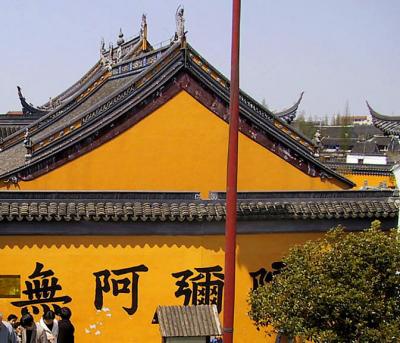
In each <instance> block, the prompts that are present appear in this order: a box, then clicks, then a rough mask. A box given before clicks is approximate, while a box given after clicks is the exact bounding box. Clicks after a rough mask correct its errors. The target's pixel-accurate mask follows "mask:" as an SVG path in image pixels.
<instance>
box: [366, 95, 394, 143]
mask: <svg viewBox="0 0 400 343" xmlns="http://www.w3.org/2000/svg"><path fill="white" fill-rule="evenodd" d="M366 103H367V106H368V109H369V113H370V114H371V116H372V123H373V124H374V125H375V127H377V128H378V129H380V130H382V131H383V132H384V134H385V135H393V136H397V137H399V136H400V116H388V115H383V114H380V113H378V112H376V111H375V110H374V109H373V108H372V107H371V106H370V104H369V103H368V101H366Z"/></svg>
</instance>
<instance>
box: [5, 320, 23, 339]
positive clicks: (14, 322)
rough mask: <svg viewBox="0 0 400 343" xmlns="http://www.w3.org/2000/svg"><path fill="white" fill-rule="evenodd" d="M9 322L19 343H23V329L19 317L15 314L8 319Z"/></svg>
mask: <svg viewBox="0 0 400 343" xmlns="http://www.w3.org/2000/svg"><path fill="white" fill-rule="evenodd" d="M7 321H8V322H9V323H10V324H11V326H12V327H13V329H14V332H15V334H16V335H17V342H18V343H21V339H22V338H21V335H22V327H21V325H20V322H19V321H18V317H17V316H16V315H15V314H10V315H9V316H8V317H7Z"/></svg>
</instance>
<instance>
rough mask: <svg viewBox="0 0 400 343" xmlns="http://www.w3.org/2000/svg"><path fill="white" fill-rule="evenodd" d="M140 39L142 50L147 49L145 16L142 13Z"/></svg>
mask: <svg viewBox="0 0 400 343" xmlns="http://www.w3.org/2000/svg"><path fill="white" fill-rule="evenodd" d="M140 40H141V42H142V51H146V50H147V17H146V14H144V13H143V14H142V23H141V24H140Z"/></svg>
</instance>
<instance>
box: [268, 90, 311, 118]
mask: <svg viewBox="0 0 400 343" xmlns="http://www.w3.org/2000/svg"><path fill="white" fill-rule="evenodd" d="M303 95H304V91H303V92H301V93H300V97H299V99H298V100H297V101H296V102H295V103H294V104H293V106H291V107H289V108H287V109H284V110H282V111H279V112H274V114H275V116H277V117H278V118H280V119H282V120H284V121H285V122H286V123H287V124H291V123H292V122H293V120H294V119H295V118H296V114H297V110H298V108H299V105H300V102H301V100H302V99H303Z"/></svg>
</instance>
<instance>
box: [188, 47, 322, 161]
mask: <svg viewBox="0 0 400 343" xmlns="http://www.w3.org/2000/svg"><path fill="white" fill-rule="evenodd" d="M187 48H188V57H189V60H191V61H193V62H194V63H195V64H196V65H197V66H199V68H200V69H201V71H202V72H206V73H207V74H209V75H210V77H211V78H212V80H213V81H216V82H218V84H219V85H220V86H221V87H222V88H224V89H226V90H227V91H228V92H229V80H228V79H227V78H226V77H225V76H224V75H223V74H222V73H220V72H219V71H218V70H217V69H216V68H214V67H213V66H212V65H211V64H210V63H209V62H208V61H207V60H206V59H204V58H203V57H202V56H201V55H200V54H199V53H198V52H197V51H196V50H195V49H193V47H192V46H191V45H189V44H187ZM301 99H302V95H301V96H300V98H299V100H298V101H297V103H298V104H300V101H301ZM239 100H240V104H241V105H244V104H245V105H247V106H248V107H250V108H251V110H253V111H254V112H255V113H256V114H257V115H258V117H259V119H260V120H262V121H267V122H268V123H270V122H273V124H274V126H275V127H277V128H278V129H279V130H281V131H283V132H284V133H285V134H287V135H288V136H290V137H291V138H292V139H294V140H296V141H297V142H298V143H300V144H301V145H302V146H303V148H304V149H306V150H308V151H309V152H311V154H312V155H316V154H317V153H318V151H317V149H316V148H317V147H316V146H315V144H314V143H313V141H312V140H310V139H309V138H308V137H306V136H305V135H304V134H302V133H301V132H299V131H298V130H296V129H295V128H294V127H293V126H291V125H289V124H287V123H286V121H284V120H282V119H281V118H278V117H277V116H276V114H275V113H274V112H272V111H270V110H269V109H268V108H266V107H264V106H263V105H261V104H260V103H259V102H257V101H256V100H255V99H253V98H252V97H251V96H250V95H248V94H247V93H246V92H245V91H243V90H242V89H240V93H239ZM297 103H296V104H297ZM296 104H295V105H294V106H292V107H291V109H293V108H294V107H295V106H296Z"/></svg>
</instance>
